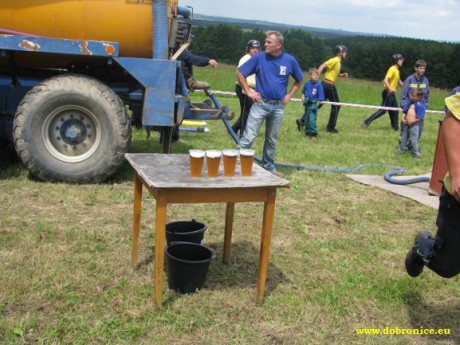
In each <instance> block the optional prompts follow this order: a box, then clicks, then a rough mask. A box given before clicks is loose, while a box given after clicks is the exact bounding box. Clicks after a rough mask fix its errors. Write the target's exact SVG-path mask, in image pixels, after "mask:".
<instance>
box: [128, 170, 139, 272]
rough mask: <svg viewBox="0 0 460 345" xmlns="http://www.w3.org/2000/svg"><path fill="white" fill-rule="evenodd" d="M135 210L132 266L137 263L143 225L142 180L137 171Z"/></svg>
mask: <svg viewBox="0 0 460 345" xmlns="http://www.w3.org/2000/svg"><path fill="white" fill-rule="evenodd" d="M133 204H134V206H133V208H134V211H133V246H132V248H131V266H132V267H133V268H134V267H135V266H136V264H137V253H138V250H139V232H140V227H141V207H142V181H141V178H140V177H139V174H138V173H137V172H134V203H133Z"/></svg>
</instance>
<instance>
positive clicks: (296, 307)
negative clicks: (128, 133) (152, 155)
mask: <svg viewBox="0 0 460 345" xmlns="http://www.w3.org/2000/svg"><path fill="white" fill-rule="evenodd" d="M234 69H235V67H233V66H226V65H220V66H219V67H218V68H216V69H212V68H196V69H195V75H196V79H205V80H208V81H210V82H211V85H212V88H213V89H215V90H224V91H233V87H234V80H235V77H234ZM428 77H429V71H428ZM381 88H382V85H381V83H374V82H368V81H360V80H355V79H352V78H350V79H348V80H341V81H340V83H339V84H338V89H339V94H340V96H341V101H343V102H347V103H357V104H372V105H378V104H379V103H380V93H381ZM447 94H448V91H446V90H436V89H433V90H432V92H431V103H430V104H431V109H436V110H442V109H443V99H444V98H445V97H446V95H447ZM297 97H300V94H298V95H297ZM192 98H193V99H194V100H200V99H202V98H203V94H200V93H195V94H193V95H192ZM218 98H219V100H220V102H221V103H222V104H226V105H228V106H229V107H230V109H231V110H232V111H234V112H235V113H238V109H239V106H238V100H237V98H236V97H233V96H218ZM302 111H303V108H302V106H301V104H300V103H295V102H292V103H290V104H289V105H288V106H287V107H286V110H285V121H284V123H283V127H282V131H281V135H280V142H279V146H278V151H277V155H276V159H277V161H279V162H283V163H292V164H297V165H304V166H319V167H332V168H353V167H356V166H358V165H360V164H376V166H373V167H369V168H365V169H363V170H360V171H358V172H356V173H359V174H377V175H383V174H384V173H385V172H387V171H388V168H386V167H384V166H383V165H394V166H400V167H403V168H405V169H406V172H405V174H407V175H420V174H425V173H429V172H431V168H432V162H433V155H434V147H435V143H436V138H437V131H438V120H439V119H440V118H441V116H440V115H427V119H426V123H425V129H424V133H423V137H422V140H421V142H420V147H421V154H422V159H421V160H420V161H418V162H416V161H415V160H414V159H413V158H412V157H411V156H410V155H409V154H406V155H399V154H398V153H397V150H396V147H397V142H398V133H396V132H395V131H393V130H392V129H391V128H390V124H389V119H388V116H387V115H385V116H384V117H382V118H380V119H379V120H377V121H376V122H374V123H372V124H371V126H370V128H369V129H368V130H362V129H361V128H360V123H361V122H362V121H363V120H364V119H365V118H366V117H367V116H368V115H370V113H371V112H372V111H371V110H368V109H360V108H351V107H342V109H341V112H340V116H339V119H338V125H337V128H338V129H339V131H340V133H339V134H337V135H330V134H328V133H325V125H326V122H327V119H328V116H329V106H324V107H323V108H322V109H321V110H320V112H319V116H318V127H319V131H320V133H319V139H318V141H317V142H310V141H308V140H307V139H305V137H304V136H303V135H302V134H301V133H299V132H298V131H297V128H296V126H295V119H296V118H297V117H299V116H300V115H301V114H302ZM208 127H209V128H210V132H209V133H182V137H181V139H182V140H181V142H177V143H174V144H173V152H174V153H186V152H187V151H188V149H190V148H203V149H207V148H216V149H223V148H229V147H234V146H235V144H234V143H233V141H232V139H231V138H230V136H229V135H228V134H227V133H226V129H225V127H224V126H223V124H222V122H221V121H208ZM262 138H263V132H261V133H260V134H259V137H258V139H257V140H256V142H255V149H256V152H257V154H258V155H260V154H261V150H262V145H263V140H262ZM130 152H161V147H160V145H159V143H158V136H157V134H156V133H153V135H152V137H151V138H149V139H148V140H147V139H146V135H145V132H144V131H141V130H139V131H135V132H134V136H133V144H132V147H131V149H130ZM0 168H1V170H0V282H1V288H0V343H2V344H32V343H34V344H35V343H37V344H186V345H198V344H257V345H258V344H260V345H265V344H382V345H383V344H385V345H386V344H427V345H428V344H460V303H459V300H460V284H459V282H460V279H459V277H456V278H454V279H450V280H446V279H441V278H439V277H438V276H436V275H435V274H433V273H432V272H430V271H429V270H426V271H425V272H424V273H423V274H422V275H421V276H420V277H419V278H416V279H413V278H410V277H409V276H408V275H407V274H406V273H405V270H404V264H403V261H404V257H405V254H406V252H407V250H408V248H409V247H410V245H411V243H412V240H413V237H414V235H415V233H416V232H417V231H419V230H425V229H429V230H432V231H434V230H435V224H434V223H435V217H436V210H434V209H432V208H429V207H427V206H424V205H421V204H419V203H417V202H415V201H413V200H410V199H406V198H403V197H400V196H397V195H394V194H391V193H389V192H386V191H383V190H380V189H377V188H374V187H369V186H364V185H361V184H358V183H356V182H353V181H351V180H350V179H348V178H347V177H346V176H345V175H344V174H340V173H328V172H318V171H309V170H306V171H298V170H294V169H285V168H281V169H279V170H281V171H282V172H283V173H285V175H286V179H288V180H289V181H290V188H289V189H282V190H279V191H278V194H277V205H276V214H275V220H274V228H273V235H272V243H271V253H270V264H269V269H268V281H267V291H266V298H265V302H264V304H263V305H262V306H256V305H255V290H256V284H257V265H258V253H259V241H260V228H261V215H262V211H263V210H262V205H260V204H252V203H249V204H237V205H236V208H235V222H234V235H233V244H232V257H231V259H230V263H229V264H228V265H223V264H222V262H221V259H222V247H223V229H224V217H223V216H224V212H225V205H224V204H209V205H208V204H207V205H205V206H204V205H185V206H184V205H171V206H170V207H168V221H176V220H190V219H192V218H195V219H197V220H200V221H203V222H205V223H206V224H207V225H208V231H207V232H206V235H205V241H206V244H207V245H208V246H210V247H212V248H213V249H215V251H216V253H217V259H216V260H214V261H213V262H212V263H211V266H210V271H209V274H208V278H207V281H206V284H205V287H204V288H203V289H202V290H201V291H199V292H198V293H195V294H189V295H180V294H176V293H174V292H172V291H170V290H168V288H167V284H166V281H165V285H164V292H163V310H162V311H161V312H157V311H155V308H154V303H153V266H152V262H151V260H152V255H153V252H154V247H153V231H154V229H153V224H154V219H155V214H154V200H153V198H150V197H147V195H146V194H145V195H144V199H143V206H142V207H143V208H142V219H141V238H140V258H141V260H144V261H145V264H144V265H141V266H140V267H139V268H138V269H135V270H132V269H131V267H130V248H131V226H132V201H133V182H132V178H133V176H132V170H131V168H130V167H129V165H128V164H125V165H124V167H123V168H122V169H121V170H120V172H119V173H118V174H117V175H116V176H114V178H113V179H112V180H110V181H107V182H106V183H101V184H97V185H81V186H78V185H67V184H59V183H55V184H51V183H43V182H40V181H37V180H35V179H33V178H32V177H31V176H29V174H28V173H27V171H25V170H24V169H23V168H22V166H21V165H20V164H19V163H18V162H17V160H15V159H14V158H9V159H8V158H7V153H4V152H2V154H1V162H0ZM362 328H372V329H379V330H381V331H382V332H386V333H396V332H399V333H400V334H379V335H369V334H368V335H364V334H358V331H357V330H359V329H362ZM414 329H416V330H418V331H420V330H423V329H428V330H430V329H434V330H438V329H448V330H449V331H450V334H449V335H439V334H438V335H433V334H432V335H409V334H401V333H402V332H403V331H405V332H407V330H414Z"/></svg>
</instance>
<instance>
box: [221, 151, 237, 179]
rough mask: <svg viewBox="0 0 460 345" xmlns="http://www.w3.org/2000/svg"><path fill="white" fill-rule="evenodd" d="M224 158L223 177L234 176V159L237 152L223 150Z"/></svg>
mask: <svg viewBox="0 0 460 345" xmlns="http://www.w3.org/2000/svg"><path fill="white" fill-rule="evenodd" d="M222 155H223V157H224V176H228V177H230V176H235V166H236V159H237V157H238V151H237V150H223V151H222Z"/></svg>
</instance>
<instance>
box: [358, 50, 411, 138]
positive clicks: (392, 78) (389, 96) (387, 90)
mask: <svg viewBox="0 0 460 345" xmlns="http://www.w3.org/2000/svg"><path fill="white" fill-rule="evenodd" d="M391 58H392V59H393V65H392V66H391V67H390V68H389V69H388V71H387V74H386V75H385V79H383V91H382V107H392V108H398V107H399V105H398V100H397V99H396V88H397V86H398V84H399V85H400V86H403V83H402V81H401V79H400V75H399V69H400V68H401V66H402V64H403V62H404V57H403V56H402V55H401V54H394V55H393V56H392V57H391ZM386 112H387V111H386V110H383V109H379V110H377V111H376V112H375V113H373V114H372V115H371V116H369V117H368V118H367V119H365V120H364V122H363V123H362V124H361V128H363V129H366V128H368V127H369V125H370V124H371V122H372V121H374V120H377V119H378V118H379V117H380V116H382V115H384V114H385V113H386ZM388 115H389V116H390V122H391V127H393V129H394V130H395V131H397V130H398V116H399V115H398V111H397V110H388Z"/></svg>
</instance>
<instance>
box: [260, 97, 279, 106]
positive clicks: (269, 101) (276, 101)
mask: <svg viewBox="0 0 460 345" xmlns="http://www.w3.org/2000/svg"><path fill="white" fill-rule="evenodd" d="M282 101H283V100H282V99H280V100H277V99H273V100H272V99H266V98H262V102H264V103H268V104H271V105H278V104H281V102H282Z"/></svg>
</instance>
